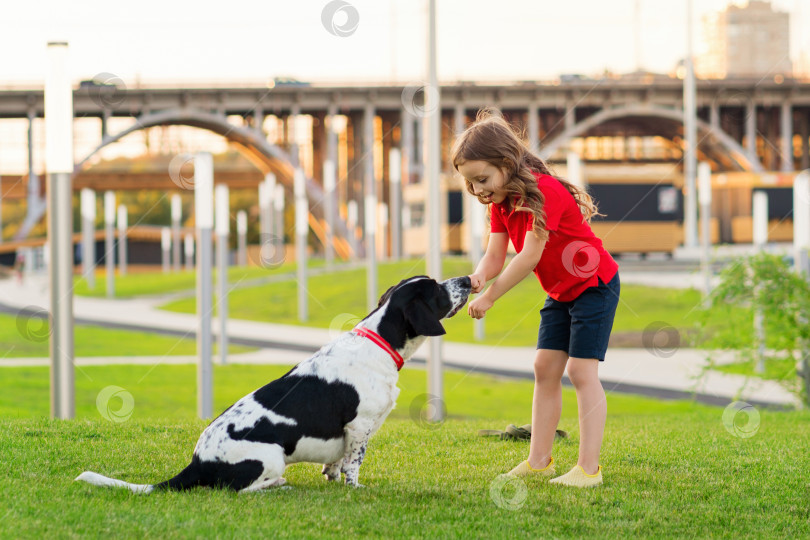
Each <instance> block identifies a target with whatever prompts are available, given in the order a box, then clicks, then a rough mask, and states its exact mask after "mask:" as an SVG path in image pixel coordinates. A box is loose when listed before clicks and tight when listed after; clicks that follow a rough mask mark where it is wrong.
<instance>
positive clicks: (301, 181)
mask: <svg viewBox="0 0 810 540" xmlns="http://www.w3.org/2000/svg"><path fill="white" fill-rule="evenodd" d="M293 188H294V193H295V259H296V263H297V265H296V266H297V271H296V274H297V276H298V320H299V321H301V322H306V321H307V320H309V310H308V305H307V303H308V302H307V300H308V299H307V294H308V293H307V259H308V258H309V257H308V254H307V234H308V233H309V208H308V204H307V191H306V177H305V176H304V170H303V169H302V168H301V167H296V169H295V176H294V178H293Z"/></svg>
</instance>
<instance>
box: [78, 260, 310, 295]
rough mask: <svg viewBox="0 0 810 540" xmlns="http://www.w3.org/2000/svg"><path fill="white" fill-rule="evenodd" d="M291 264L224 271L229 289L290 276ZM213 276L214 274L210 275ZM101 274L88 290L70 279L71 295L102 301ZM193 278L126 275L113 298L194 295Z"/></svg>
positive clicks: (117, 278)
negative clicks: (183, 293) (253, 281)
mask: <svg viewBox="0 0 810 540" xmlns="http://www.w3.org/2000/svg"><path fill="white" fill-rule="evenodd" d="M323 266H324V262H323V261H321V260H319V259H312V260H311V261H310V264H309V267H310V268H321V267H323ZM294 273H295V263H286V264H283V265H281V266H278V267H274V268H264V267H260V266H233V267H231V268H229V269H228V282H229V283H230V284H231V285H234V284H238V283H240V282H244V281H251V280H254V279H261V278H269V277H273V276H279V275H283V274H294ZM214 274H215V275H216V272H214ZM105 279H106V278H105V274H104V271H103V270H97V275H96V286H95V288H94V289H90V288H89V287H88V286H87V282H86V281H85V280H84V279H83V278H82V277H81V276H78V275H77V276H74V277H73V285H74V288H73V292H74V294H76V295H79V296H94V297H98V298H104V297H106V295H107V288H106V287H107V286H106V281H105ZM196 280H197V274H196V272H195V271H194V270H181V271H180V272H168V273H165V274H164V273H163V272H162V271H158V272H140V273H129V274H127V275H125V276H121V275H116V276H115V296H116V298H133V297H135V296H144V295H158V294H169V293H176V292H182V291H194V288H195V287H196Z"/></svg>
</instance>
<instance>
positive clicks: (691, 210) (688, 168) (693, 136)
mask: <svg viewBox="0 0 810 540" xmlns="http://www.w3.org/2000/svg"><path fill="white" fill-rule="evenodd" d="M686 19H687V20H686V58H685V60H684V63H685V67H686V76H685V77H684V80H683V126H684V166H683V170H684V188H685V204H684V206H685V208H684V245H685V246H686V247H697V245H698V233H697V197H696V189H695V187H696V183H697V182H696V179H695V171H696V168H697V142H698V138H697V111H696V106H695V67H694V64H693V58H692V0H687V9H686Z"/></svg>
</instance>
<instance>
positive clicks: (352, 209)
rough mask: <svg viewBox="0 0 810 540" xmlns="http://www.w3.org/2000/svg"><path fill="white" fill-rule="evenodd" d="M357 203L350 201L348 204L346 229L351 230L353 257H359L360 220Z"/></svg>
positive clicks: (350, 241)
mask: <svg viewBox="0 0 810 540" xmlns="http://www.w3.org/2000/svg"><path fill="white" fill-rule="evenodd" d="M358 212H359V211H358V209H357V201H349V202H347V203H346V213H347V214H348V215H347V216H346V227H348V229H349V244H351V246H352V255H354V256H355V257H357V252H358V249H357V218H358Z"/></svg>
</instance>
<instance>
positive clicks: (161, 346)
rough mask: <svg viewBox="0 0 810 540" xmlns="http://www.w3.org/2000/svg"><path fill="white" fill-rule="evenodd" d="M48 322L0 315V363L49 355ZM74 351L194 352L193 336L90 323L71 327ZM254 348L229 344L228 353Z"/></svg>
mask: <svg viewBox="0 0 810 540" xmlns="http://www.w3.org/2000/svg"><path fill="white" fill-rule="evenodd" d="M48 347H49V344H48V322H47V321H45V320H41V319H31V318H28V317H24V316H21V317H14V316H11V315H4V314H0V351H3V355H2V358H0V365H1V364H2V362H3V358H31V357H47V356H49V354H50V353H49V348H48ZM73 350H74V354H75V355H76V356H79V357H84V356H162V355H170V356H175V355H181V356H182V355H194V354H197V344H196V340H195V338H194V337H191V338H183V337H179V336H178V337H173V336H161V335H157V334H154V333H149V332H137V331H132V330H117V329H114V328H102V327H100V326H92V325H76V326H75V327H74V349H73ZM252 350H255V348H252V347H245V346H242V345H229V347H228V351H229V352H230V354H236V353H241V352H247V351H252Z"/></svg>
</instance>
